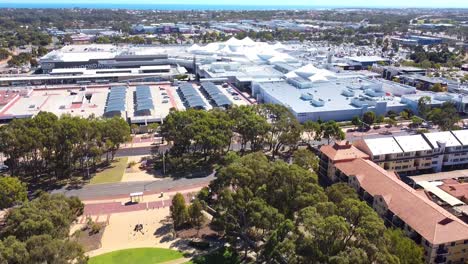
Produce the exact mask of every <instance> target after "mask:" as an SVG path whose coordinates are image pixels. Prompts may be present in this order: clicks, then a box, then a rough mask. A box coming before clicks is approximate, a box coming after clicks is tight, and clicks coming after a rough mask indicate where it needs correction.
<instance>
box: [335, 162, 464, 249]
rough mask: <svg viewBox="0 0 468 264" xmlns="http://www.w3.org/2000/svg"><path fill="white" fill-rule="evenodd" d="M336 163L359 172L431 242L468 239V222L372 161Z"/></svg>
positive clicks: (373, 191) (349, 171)
mask: <svg viewBox="0 0 468 264" xmlns="http://www.w3.org/2000/svg"><path fill="white" fill-rule="evenodd" d="M336 167H337V168H338V169H339V170H340V171H342V172H343V173H344V174H346V175H347V176H356V177H357V180H358V181H359V184H360V186H361V187H362V188H363V189H364V190H366V192H368V193H369V194H370V195H372V196H374V197H375V196H377V195H380V196H382V197H383V198H384V200H385V201H386V202H387V206H388V208H389V209H390V210H391V211H392V212H393V213H394V214H395V215H397V216H398V217H399V218H400V219H402V220H403V221H404V222H405V223H406V224H407V225H409V226H410V227H411V228H412V229H414V230H416V232H418V233H419V234H420V235H421V236H422V237H424V238H425V239H426V240H428V241H429V242H430V243H431V244H433V245H437V244H443V243H448V242H453V241H459V240H468V225H467V224H465V223H464V222H463V221H461V220H460V219H458V218H457V217H455V216H453V215H452V214H450V213H449V212H447V211H446V210H445V209H443V208H442V207H440V206H439V205H437V204H436V203H434V202H432V201H430V200H429V199H427V198H425V197H424V196H423V195H421V194H418V193H417V191H416V190H414V189H412V188H411V187H409V186H408V185H406V184H405V183H404V182H402V181H401V180H399V179H398V178H397V177H395V176H394V175H392V173H391V172H387V171H385V170H384V169H383V168H381V167H379V166H378V165H377V164H375V163H373V162H372V161H369V160H364V159H356V160H353V161H350V162H343V163H338V164H337V165H336Z"/></svg>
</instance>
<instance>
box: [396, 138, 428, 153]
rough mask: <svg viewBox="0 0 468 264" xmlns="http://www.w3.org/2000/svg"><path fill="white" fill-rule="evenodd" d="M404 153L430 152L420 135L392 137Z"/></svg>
mask: <svg viewBox="0 0 468 264" xmlns="http://www.w3.org/2000/svg"><path fill="white" fill-rule="evenodd" d="M394 138H395V140H396V141H397V142H398V144H399V145H400V147H401V148H402V149H403V151H404V152H413V151H424V150H432V147H431V146H429V144H428V143H427V141H426V140H425V139H424V138H423V137H422V136H421V135H411V136H398V137H394Z"/></svg>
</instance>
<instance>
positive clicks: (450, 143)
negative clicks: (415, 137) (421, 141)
mask: <svg viewBox="0 0 468 264" xmlns="http://www.w3.org/2000/svg"><path fill="white" fill-rule="evenodd" d="M424 137H426V138H427V140H429V142H430V143H431V145H432V146H433V147H434V148H439V144H438V143H437V142H443V143H446V145H445V146H446V147H458V146H461V144H460V142H459V141H458V140H457V139H456V138H455V137H454V136H453V134H452V133H451V132H450V131H444V132H433V133H425V134H424Z"/></svg>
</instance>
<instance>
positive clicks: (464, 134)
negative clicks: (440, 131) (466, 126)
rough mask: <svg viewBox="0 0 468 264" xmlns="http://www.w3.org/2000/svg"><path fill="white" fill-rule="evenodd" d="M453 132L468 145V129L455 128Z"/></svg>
mask: <svg viewBox="0 0 468 264" xmlns="http://www.w3.org/2000/svg"><path fill="white" fill-rule="evenodd" d="M452 134H454V135H455V137H457V139H458V140H459V141H460V142H461V143H462V145H463V146H468V130H453V131H452Z"/></svg>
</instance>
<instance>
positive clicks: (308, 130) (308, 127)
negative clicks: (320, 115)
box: [302, 120, 321, 143]
mask: <svg viewBox="0 0 468 264" xmlns="http://www.w3.org/2000/svg"><path fill="white" fill-rule="evenodd" d="M302 128H303V129H304V133H305V134H306V136H307V142H308V143H310V142H311V141H312V140H314V139H315V136H316V135H317V134H318V135H320V133H321V132H320V124H319V123H317V122H314V121H310V120H307V121H305V122H304V123H303V124H302Z"/></svg>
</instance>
